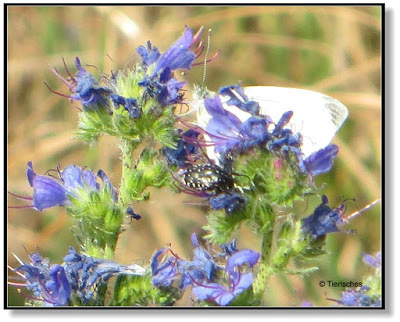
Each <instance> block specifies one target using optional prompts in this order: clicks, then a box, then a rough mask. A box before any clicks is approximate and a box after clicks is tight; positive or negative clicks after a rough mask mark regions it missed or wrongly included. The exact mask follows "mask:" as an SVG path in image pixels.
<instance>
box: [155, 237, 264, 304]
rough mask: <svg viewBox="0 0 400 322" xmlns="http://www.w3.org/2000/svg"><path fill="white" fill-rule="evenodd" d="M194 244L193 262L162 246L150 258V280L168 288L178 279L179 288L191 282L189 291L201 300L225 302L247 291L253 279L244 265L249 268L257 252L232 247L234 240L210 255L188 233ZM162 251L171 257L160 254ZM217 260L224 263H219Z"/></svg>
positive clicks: (256, 257) (255, 262) (257, 257)
mask: <svg viewBox="0 0 400 322" xmlns="http://www.w3.org/2000/svg"><path fill="white" fill-rule="evenodd" d="M192 243H193V246H194V247H195V249H194V258H193V261H187V260H183V259H181V258H179V257H178V256H177V255H176V254H174V253H172V252H171V251H170V250H168V249H165V248H162V249H160V250H159V251H157V252H156V253H155V254H154V255H153V257H152V259H151V270H152V276H153V278H152V283H153V285H154V286H157V287H170V286H171V285H172V283H173V282H174V281H175V280H177V279H180V283H179V288H180V289H186V288H187V287H188V286H189V285H191V286H192V287H193V288H192V291H193V294H194V295H195V296H196V297H197V298H198V299H199V300H204V301H211V302H215V303H216V304H218V305H221V306H225V305H228V304H229V303H230V302H231V301H232V300H233V299H235V297H237V296H238V295H239V294H241V293H243V292H244V291H245V290H247V289H248V288H249V287H250V286H251V285H252V282H253V273H252V272H251V271H249V272H246V271H245V267H244V266H245V264H247V267H248V268H252V267H253V266H254V265H255V264H257V262H258V259H259V257H260V254H259V253H258V252H256V251H254V250H251V249H243V250H240V251H239V250H237V249H236V241H233V242H232V243H231V244H228V245H226V244H224V245H222V246H221V248H222V249H223V252H222V253H220V254H218V257H217V258H215V257H213V256H212V255H211V254H210V253H209V252H208V251H207V250H205V249H204V248H203V247H201V246H200V244H199V241H198V239H197V236H196V235H195V234H193V235H192ZM166 253H167V254H168V253H171V254H172V256H170V257H168V256H167V257H164V258H163V255H166ZM221 261H222V262H223V263H224V264H222V263H221Z"/></svg>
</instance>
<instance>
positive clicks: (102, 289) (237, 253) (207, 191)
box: [10, 27, 381, 306]
mask: <svg viewBox="0 0 400 322" xmlns="http://www.w3.org/2000/svg"><path fill="white" fill-rule="evenodd" d="M202 31H203V29H202V28H201V29H200V30H199V31H198V32H197V33H195V34H194V33H193V32H192V30H191V29H190V28H188V27H186V28H185V30H184V32H183V34H182V36H181V37H180V38H179V39H178V40H177V41H176V42H175V43H173V44H172V45H171V46H170V47H169V48H168V49H167V50H166V51H164V52H162V51H160V50H159V49H158V48H157V47H156V46H154V45H153V44H152V43H151V42H150V41H148V42H147V43H146V44H145V45H144V46H140V47H138V48H137V50H136V53H137V54H138V56H139V57H138V58H139V59H138V62H137V63H136V64H134V65H133V66H131V67H128V68H125V69H123V70H119V71H113V72H112V73H110V74H102V75H100V76H99V77H95V76H94V75H93V74H91V73H90V72H89V71H88V68H87V67H85V64H84V63H82V62H83V59H82V60H81V59H80V58H78V57H77V58H76V59H75V68H76V73H75V75H72V74H71V72H70V71H69V70H68V69H67V68H66V71H65V75H66V76H63V73H61V72H59V71H57V70H56V69H52V70H53V72H54V73H55V74H56V75H57V76H58V77H59V78H60V79H61V80H62V82H63V83H64V84H65V85H66V86H67V88H68V89H69V91H70V94H69V95H66V94H62V93H57V94H59V95H60V96H63V97H67V98H68V99H70V100H71V101H73V102H80V104H81V108H80V109H79V124H78V131H77V132H76V133H75V135H76V138H78V139H80V140H83V141H85V142H88V143H93V142H95V141H96V140H97V139H98V138H99V137H100V136H101V135H110V136H114V137H116V138H118V139H119V148H120V150H121V167H122V174H121V181H120V183H119V184H117V183H116V182H111V180H110V179H109V178H108V176H107V175H106V174H105V172H104V171H103V170H98V171H97V172H93V171H92V170H90V169H88V168H87V167H81V166H77V165H69V166H66V167H64V168H62V167H61V166H57V168H56V169H50V170H48V171H47V172H46V173H45V174H44V175H40V174H37V173H36V172H35V171H34V169H33V163H32V161H29V162H28V167H27V171H26V176H27V181H28V184H29V185H30V186H31V188H32V189H33V191H32V194H31V196H19V195H16V194H12V195H14V196H16V197H19V198H21V199H23V200H24V201H26V202H27V203H28V205H27V206H26V207H31V208H33V209H34V210H37V211H39V212H43V211H46V209H48V208H51V207H57V206H61V207H62V208H61V209H64V210H61V211H66V212H67V214H68V215H70V216H71V217H72V218H73V219H74V221H73V232H74V234H75V236H76V238H77V243H78V245H79V252H78V251H76V250H75V249H73V248H72V247H70V248H69V252H68V254H67V255H66V256H65V257H64V258H63V260H64V262H63V263H61V264H53V265H50V263H49V261H48V260H46V259H43V258H42V257H41V256H40V255H39V254H38V253H31V254H30V259H31V262H30V263H24V262H23V261H21V260H19V259H18V260H19V261H20V264H21V265H20V266H19V267H17V268H11V267H10V270H11V271H12V272H14V273H15V274H16V275H17V276H19V277H20V278H21V279H22V283H17V282H10V284H12V285H15V286H18V287H26V289H27V290H28V291H29V294H28V295H26V297H27V301H26V303H27V305H32V306H93V305H96V306H104V305H110V306H139V305H140V306H154V305H157V306H167V305H173V304H175V305H179V304H180V302H179V301H180V300H181V299H182V297H183V295H184V294H185V292H190V296H191V298H192V300H193V305H197V306H239V305H240V306H256V305H265V298H267V297H268V292H266V290H268V291H269V292H271V289H270V288H269V287H268V286H269V281H270V277H271V276H273V275H278V274H297V275H310V274H312V273H313V272H314V271H316V270H318V262H316V261H313V259H314V258H315V257H317V256H322V255H323V254H324V253H325V252H326V249H325V241H326V238H328V234H331V233H340V232H341V231H342V230H340V229H339V228H338V226H342V225H345V224H346V223H347V222H348V221H349V219H351V218H352V216H350V217H346V215H345V210H346V201H344V202H343V203H341V204H340V205H338V206H336V207H335V206H333V207H330V206H328V198H327V197H326V196H322V201H321V204H320V205H319V206H317V207H316V208H315V209H314V210H312V211H309V212H308V216H302V217H298V216H296V215H295V214H294V213H295V211H290V210H294V207H295V203H294V201H300V200H303V199H304V198H305V196H306V195H312V194H315V195H319V194H320V189H319V188H318V186H317V185H316V183H315V180H314V178H315V177H316V176H318V175H320V174H323V173H327V172H329V171H330V170H331V168H332V167H333V166H334V160H335V158H336V156H337V155H338V153H339V147H338V146H336V145H333V144H330V141H331V139H332V136H333V135H334V134H335V132H336V131H337V130H338V128H339V127H340V126H341V124H342V123H343V122H344V120H345V119H346V117H347V113H348V112H347V109H346V108H345V107H344V106H343V105H342V104H341V103H340V102H338V101H336V100H334V99H332V98H330V97H326V96H323V95H322V94H318V93H314V92H301V93H302V95H309V97H310V98H318V99H321V101H322V102H325V103H326V104H325V103H321V104H325V105H323V106H322V107H321V108H322V109H324V111H325V113H323V114H324V115H323V117H322V118H321V120H317V121H318V122H321V123H323V122H327V125H326V127H327V131H326V132H327V133H322V131H323V128H319V129H320V131H321V132H318V133H317V134H316V135H319V134H320V135H321V137H322V138H321V139H319V138H312V137H311V138H310V137H308V136H310V133H312V131H311V130H310V129H309V128H308V126H307V124H308V123H307V121H306V120H303V121H304V122H305V123H304V129H303V128H302V126H299V127H297V128H296V127H295V126H294V125H293V124H294V122H298V120H299V119H300V120H301V116H300V115H299V114H300V113H299V111H298V110H296V106H294V105H292V106H285V107H284V109H283V110H279V109H275V110H270V112H269V110H268V108H266V107H265V102H263V101H262V100H261V99H259V98H257V97H256V96H254V95H253V96H254V97H253V96H252V95H249V94H248V92H247V90H246V88H243V87H241V86H238V85H230V86H224V87H222V88H220V89H219V91H217V92H212V91H210V90H207V89H204V88H203V89H202V90H201V91H200V92H201V94H200V95H198V92H197V90H196V89H195V88H194V89H193V95H192V96H193V97H194V98H193V100H191V99H190V95H189V94H190V91H191V89H190V87H188V84H187V83H186V81H184V80H181V79H180V78H179V77H178V76H177V74H178V73H177V72H178V71H179V70H190V69H191V68H192V67H194V66H196V65H198V64H201V63H199V62H198V59H199V57H200V56H201V54H202V53H203V50H204V45H203V43H202V42H201V40H200V37H201V35H202ZM207 52H208V50H207ZM215 57H216V55H214V56H213V57H212V58H211V59H209V60H207V57H204V60H205V61H206V62H209V61H212V60H213V59H215ZM67 76H68V77H67ZM259 91H261V92H260V93H261V94H260V95H261V96H263V95H262V91H263V88H261V89H259ZM288 91H289V92H290V93H291V94H296V93H297V92H292V91H291V90H288ZM298 91H301V90H298ZM196 93H197V94H196ZM196 95H197V96H196ZM271 102H273V100H271ZM182 105H186V106H189V107H193V110H192V112H195V113H191V112H190V113H186V114H184V115H182V114H179V113H178V112H177V107H181V106H182ZM267 107H268V104H267ZM318 108H319V107H318ZM194 114H196V117H194V118H190V117H191V115H194ZM270 114H271V115H270ZM332 115H333V116H332ZM324 117H325V118H326V119H324ZM321 129H322V130H321ZM304 133H306V134H304ZM306 135H307V136H306ZM308 140H313V142H312V144H311V145H310V144H309V143H308ZM137 152H139V153H137ZM134 155H139V157H137V158H134ZM111 178H113V177H112V176H111ZM151 187H153V188H169V189H171V190H172V191H174V192H176V193H178V192H181V193H187V194H191V195H193V196H196V197H197V198H201V199H203V200H204V201H206V202H207V205H208V206H209V209H208V214H207V224H206V225H205V226H204V227H203V228H204V230H205V231H206V233H205V234H204V236H203V238H202V239H203V241H202V240H201V239H200V238H198V237H197V235H196V234H194V233H193V234H192V238H191V242H192V245H193V247H194V255H193V258H192V259H183V258H182V257H181V256H180V255H179V254H177V253H175V252H174V251H173V249H174V247H173V245H172V246H168V247H162V245H161V248H160V249H159V250H157V251H155V252H154V254H153V256H152V257H151V259H149V260H148V261H145V263H144V265H143V267H142V266H139V265H136V264H132V265H124V264H118V263H116V262H115V261H114V260H113V258H114V254H115V250H116V246H117V242H118V239H119V236H120V234H121V232H122V231H123V230H124V229H125V227H123V221H124V219H126V218H127V217H128V218H130V219H131V221H132V220H133V219H135V220H146V219H145V218H142V216H141V215H139V214H137V213H136V212H135V210H134V209H135V207H136V206H135V204H136V203H138V202H141V203H146V202H147V201H148V200H149V199H151V198H152V196H151V195H150V191H152V193H154V194H155V193H157V190H156V189H149V188H151ZM280 207H286V209H288V210H289V211H288V212H289V214H287V215H285V216H284V218H280V220H278V218H277V211H278V210H279V209H280ZM353 217H354V216H353ZM244 223H246V224H247V225H248V226H249V227H251V229H252V230H253V231H254V234H255V236H256V237H257V238H258V240H259V248H258V249H256V250H253V249H248V248H244V249H240V250H239V249H238V248H237V244H239V245H240V243H241V242H242V241H241V240H240V239H239V240H238V241H236V239H234V240H233V241H232V238H233V234H234V233H235V232H236V231H237V229H238V228H239V227H240V225H242V224H244ZM194 230H196V231H198V229H194ZM344 232H345V231H344ZM189 233H192V232H189ZM203 242H204V245H205V246H202V245H203V244H202V243H203ZM139 247H140V245H139ZM133 251H134V250H133ZM364 261H365V262H366V263H368V264H369V265H370V266H372V267H374V268H375V269H377V270H379V269H380V265H381V259H380V255H379V256H378V255H377V256H376V257H373V256H371V255H364ZM294 262H296V263H301V267H297V268H295V269H293V268H292V267H293V266H292V265H291V264H292V263H294ZM378 279H379V278H378V277H376V276H375V278H374V279H370V280H368V287H367V286H363V288H359V289H356V290H348V291H346V292H345V293H343V296H342V299H341V300H337V303H339V304H342V305H347V306H357V305H358V306H360V305H361V306H365V305H372V306H373V305H380V284H379V281H378ZM305 303H309V302H305Z"/></svg>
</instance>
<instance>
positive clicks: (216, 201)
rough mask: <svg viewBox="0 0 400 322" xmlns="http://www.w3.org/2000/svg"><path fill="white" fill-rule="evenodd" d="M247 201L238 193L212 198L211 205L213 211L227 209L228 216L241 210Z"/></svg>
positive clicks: (223, 194)
mask: <svg viewBox="0 0 400 322" xmlns="http://www.w3.org/2000/svg"><path fill="white" fill-rule="evenodd" d="M245 202H246V200H245V199H244V197H242V195H241V194H239V193H237V192H227V193H222V194H219V195H216V196H213V197H211V198H210V205H211V207H212V208H213V209H215V210H218V209H225V211H226V212H227V213H228V214H232V213H234V212H235V211H237V210H239V209H241V208H242V207H243V206H244V204H245Z"/></svg>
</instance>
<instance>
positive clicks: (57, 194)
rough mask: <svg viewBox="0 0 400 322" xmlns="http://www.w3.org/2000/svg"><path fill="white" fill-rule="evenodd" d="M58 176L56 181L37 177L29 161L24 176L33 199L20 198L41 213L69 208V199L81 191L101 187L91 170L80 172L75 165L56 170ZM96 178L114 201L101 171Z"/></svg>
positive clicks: (109, 185)
mask: <svg viewBox="0 0 400 322" xmlns="http://www.w3.org/2000/svg"><path fill="white" fill-rule="evenodd" d="M58 174H59V178H57V179H56V178H53V177H50V176H42V175H37V174H36V173H35V172H34V170H33V164H32V162H31V161H29V162H28V168H27V171H26V176H27V179H28V182H29V184H30V186H31V187H32V188H33V197H32V198H26V197H21V198H23V199H31V200H32V205H31V206H32V207H33V208H35V209H37V210H39V211H43V210H44V209H46V208H51V207H54V206H70V205H71V201H70V197H72V198H78V196H79V195H80V194H81V193H82V191H83V192H86V193H87V192H89V191H94V190H99V189H100V188H101V187H102V186H100V185H99V184H98V183H97V181H96V176H95V175H94V173H93V172H92V171H91V170H89V169H86V170H82V168H80V167H78V166H76V165H70V166H67V167H65V168H64V170H62V171H60V170H58ZM98 176H99V177H100V178H101V179H102V180H103V186H104V185H105V186H107V187H108V189H110V191H111V193H112V196H113V199H114V201H116V200H117V196H116V194H115V192H114V188H113V187H112V185H111V182H110V180H109V179H108V177H107V176H106V175H105V173H104V172H103V171H102V170H99V172H98Z"/></svg>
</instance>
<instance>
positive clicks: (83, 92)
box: [52, 57, 113, 110]
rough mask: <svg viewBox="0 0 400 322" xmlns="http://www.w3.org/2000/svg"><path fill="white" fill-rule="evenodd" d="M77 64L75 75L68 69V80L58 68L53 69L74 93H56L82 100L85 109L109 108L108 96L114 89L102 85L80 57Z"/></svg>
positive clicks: (76, 59) (76, 61)
mask: <svg viewBox="0 0 400 322" xmlns="http://www.w3.org/2000/svg"><path fill="white" fill-rule="evenodd" d="M75 66H76V69H77V70H78V73H77V74H76V76H75V77H73V76H72V75H70V74H69V71H68V69H67V72H68V74H69V76H70V79H68V80H67V79H65V78H64V77H63V76H61V75H60V74H59V73H58V71H57V70H56V69H52V71H53V72H54V73H55V74H56V75H57V76H58V77H59V78H60V79H61V80H62V82H63V83H64V84H65V85H67V86H68V88H69V89H70V91H71V92H72V93H73V94H72V95H71V96H66V95H63V94H60V93H57V92H55V93H56V94H59V95H61V96H65V97H68V98H70V99H71V100H78V101H81V103H82V106H83V109H84V110H94V109H98V108H99V107H106V108H108V96H109V95H110V94H111V93H113V90H112V89H111V88H108V87H104V86H100V85H99V83H98V81H97V80H96V79H95V78H94V76H93V75H92V74H90V73H89V72H87V71H86V70H85V69H84V68H83V67H82V65H81V62H80V60H79V58H78V57H76V58H75ZM53 92H54V91H53Z"/></svg>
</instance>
